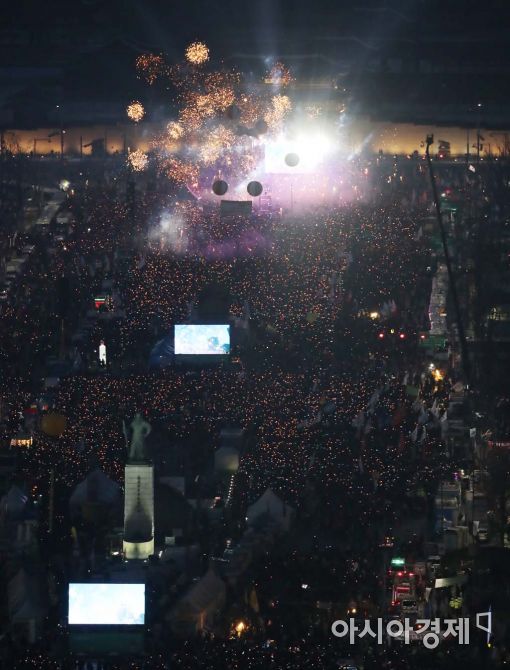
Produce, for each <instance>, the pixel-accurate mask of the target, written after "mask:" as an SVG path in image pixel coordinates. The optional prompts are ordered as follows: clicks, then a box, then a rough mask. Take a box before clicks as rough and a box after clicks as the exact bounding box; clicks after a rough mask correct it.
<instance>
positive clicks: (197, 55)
mask: <svg viewBox="0 0 510 670" xmlns="http://www.w3.org/2000/svg"><path fill="white" fill-rule="evenodd" d="M186 60H187V61H188V63H191V64H192V65H203V64H204V63H207V61H208V60H209V48H208V47H207V45H206V44H204V43H203V42H193V43H192V44H190V45H189V46H188V48H187V49H186Z"/></svg>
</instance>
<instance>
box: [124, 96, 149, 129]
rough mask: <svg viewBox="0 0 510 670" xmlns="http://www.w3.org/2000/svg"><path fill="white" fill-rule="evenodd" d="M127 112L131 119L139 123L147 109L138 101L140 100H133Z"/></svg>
mask: <svg viewBox="0 0 510 670" xmlns="http://www.w3.org/2000/svg"><path fill="white" fill-rule="evenodd" d="M126 114H127V115H128V118H130V119H131V121H134V122H135V123H138V122H139V121H141V120H142V119H143V117H144V116H145V109H144V108H143V105H142V103H141V102H138V100H133V102H132V103H130V104H129V105H128V106H127V107H126Z"/></svg>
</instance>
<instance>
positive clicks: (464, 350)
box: [425, 135, 471, 382]
mask: <svg viewBox="0 0 510 670" xmlns="http://www.w3.org/2000/svg"><path fill="white" fill-rule="evenodd" d="M433 142H434V135H427V139H426V140H425V144H426V156H427V163H428V167H429V174H430V181H431V184H432V195H433V198H434V204H435V207H436V216H437V223H438V226H439V231H440V233H441V241H442V243H443V253H444V259H445V263H446V269H447V271H448V280H449V282H450V289H451V292H452V301H453V307H454V309H455V321H456V322H457V329H458V332H459V341H460V350H461V354H462V367H463V369H464V374H465V376H466V381H467V382H469V379H470V372H471V370H470V363H469V354H468V348H467V342H466V335H465V332H464V323H463V321H462V314H461V311H460V304H459V296H458V293H457V284H456V282H455V275H454V274H453V268H452V261H451V258H450V251H449V249H448V240H447V236H446V230H445V227H444V224H443V216H442V214H441V205H440V204H439V197H438V194H437V185H436V178H435V175H434V169H433V167H432V161H431V159H430V146H431V145H432V144H433Z"/></svg>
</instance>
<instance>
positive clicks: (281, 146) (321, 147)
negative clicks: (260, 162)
mask: <svg viewBox="0 0 510 670" xmlns="http://www.w3.org/2000/svg"><path fill="white" fill-rule="evenodd" d="M334 149H335V143H334V141H333V140H332V139H331V138H330V137H328V136H327V135H325V134H324V133H320V132H313V133H305V132H302V133H299V134H297V135H296V136H295V137H293V138H289V137H285V136H284V135H280V137H277V138H276V139H274V140H269V141H268V142H267V143H266V144H265V164H266V172H267V173H272V174H282V173H285V174H292V173H294V174H296V173H310V172H315V171H316V170H317V168H318V167H319V166H320V164H321V163H322V162H323V161H324V159H325V158H326V156H327V155H328V154H330V153H332V152H333V151H334ZM289 154H297V155H298V156H299V163H298V164H297V165H296V166H295V167H291V166H289V165H287V164H286V163H285V157H286V156H287V155H289Z"/></svg>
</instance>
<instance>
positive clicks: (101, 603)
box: [69, 584, 145, 626]
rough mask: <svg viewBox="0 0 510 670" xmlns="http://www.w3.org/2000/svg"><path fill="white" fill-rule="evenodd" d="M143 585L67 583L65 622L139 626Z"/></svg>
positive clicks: (143, 610) (142, 622)
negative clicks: (67, 611) (67, 618)
mask: <svg viewBox="0 0 510 670" xmlns="http://www.w3.org/2000/svg"><path fill="white" fill-rule="evenodd" d="M144 622H145V584H69V624H78V625H96V626H102V625H108V624H112V625H126V626H136V625H143V624H144Z"/></svg>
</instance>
